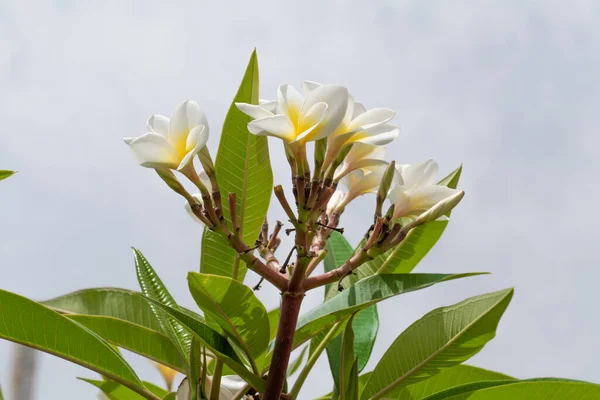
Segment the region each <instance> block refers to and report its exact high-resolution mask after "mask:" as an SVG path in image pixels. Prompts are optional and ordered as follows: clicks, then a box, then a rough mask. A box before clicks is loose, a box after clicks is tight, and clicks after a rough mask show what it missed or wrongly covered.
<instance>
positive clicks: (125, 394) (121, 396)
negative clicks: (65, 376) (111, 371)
mask: <svg viewBox="0 0 600 400" xmlns="http://www.w3.org/2000/svg"><path fill="white" fill-rule="evenodd" d="M77 379H79V380H81V381H84V382H87V383H89V384H92V385H94V386H96V387H97V388H98V389H100V390H101V391H102V393H104V394H105V395H106V397H108V398H109V399H110V400H145V399H146V397H144V396H140V395H139V394H137V393H136V392H134V391H133V390H131V389H129V388H127V387H126V386H123V385H121V384H120V383H117V382H113V381H97V380H93V379H87V378H77ZM144 386H145V387H146V388H147V389H148V391H149V392H151V393H152V394H154V395H156V396H158V398H162V397H163V396H166V395H167V394H168V392H167V391H166V390H164V389H162V388H160V387H158V386H156V385H154V384H152V383H149V382H144Z"/></svg>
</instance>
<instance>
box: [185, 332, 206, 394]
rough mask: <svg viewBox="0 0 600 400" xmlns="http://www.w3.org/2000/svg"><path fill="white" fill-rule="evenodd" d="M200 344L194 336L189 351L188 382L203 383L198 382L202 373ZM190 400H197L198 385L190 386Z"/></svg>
mask: <svg viewBox="0 0 600 400" xmlns="http://www.w3.org/2000/svg"><path fill="white" fill-rule="evenodd" d="M202 370H203V368H202V342H201V341H200V339H198V338H197V337H196V336H193V338H192V345H191V349H190V372H189V375H188V382H204V381H203V380H202V381H200V378H201V373H202ZM190 391H191V397H192V399H191V400H197V399H198V398H200V397H199V394H198V385H197V384H196V385H190Z"/></svg>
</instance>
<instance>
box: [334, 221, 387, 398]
mask: <svg viewBox="0 0 600 400" xmlns="http://www.w3.org/2000/svg"><path fill="white" fill-rule="evenodd" d="M326 248H327V250H328V252H327V257H325V271H326V272H328V271H331V270H333V269H335V268H338V267H340V266H341V265H342V264H343V263H344V262H346V260H347V259H348V258H350V257H351V256H352V254H353V253H354V250H353V249H352V246H350V243H348V241H347V240H346V239H345V238H344V237H343V236H342V235H341V234H340V233H338V232H335V231H334V232H333V234H332V236H331V237H330V238H329V240H328V241H327V245H326ZM329 286H331V287H326V289H325V293H326V295H325V296H326V298H325V299H326V300H329V299H331V298H332V297H334V296H336V295H337V294H338V293H339V292H338V290H337V287H336V286H337V285H329ZM352 326H353V329H354V334H355V336H354V353H355V355H356V357H357V358H358V372H359V373H360V372H361V371H362V370H363V369H364V368H365V366H366V365H367V362H368V361H369V358H370V357H371V352H372V351H373V346H374V345H375V339H376V338H377V331H378V329H379V316H378V314H377V305H376V304H374V305H372V306H370V307H368V308H366V309H365V310H363V311H361V312H359V313H358V314H357V315H356V316H355V317H354V319H353V321H352ZM340 352H341V338H340V337H339V336H338V337H336V338H334V339H333V340H332V341H331V343H330V344H329V345H328V346H327V357H328V359H329V367H330V369H331V372H332V375H333V379H334V383H335V385H336V386H337V384H338V379H339V377H338V373H339V370H340V368H339V359H340Z"/></svg>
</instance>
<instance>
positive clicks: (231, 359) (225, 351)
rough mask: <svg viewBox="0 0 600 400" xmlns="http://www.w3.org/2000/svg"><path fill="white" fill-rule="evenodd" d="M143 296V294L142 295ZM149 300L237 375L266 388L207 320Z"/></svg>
mask: <svg viewBox="0 0 600 400" xmlns="http://www.w3.org/2000/svg"><path fill="white" fill-rule="evenodd" d="M140 296H142V295H140ZM146 299H147V301H149V302H150V303H152V304H153V305H154V306H156V307H158V308H160V309H161V310H163V311H164V312H166V313H168V314H169V315H171V316H172V317H173V318H175V319H176V320H177V321H178V322H179V323H180V324H181V325H183V326H184V327H186V328H187V329H189V330H190V332H191V333H192V334H193V335H194V336H196V337H197V338H198V339H200V341H201V342H202V343H203V344H204V345H205V346H206V347H207V348H208V349H209V350H210V351H211V352H212V353H214V355H215V356H217V357H218V358H220V359H221V360H222V361H223V362H224V363H225V364H227V365H228V366H229V367H230V368H231V369H232V370H233V371H234V372H235V373H236V374H237V375H239V376H240V377H242V378H243V379H244V380H245V381H246V382H248V383H250V384H251V385H252V386H253V387H254V388H255V389H256V390H258V391H262V390H263V389H264V383H265V382H264V381H263V380H262V379H261V378H260V377H259V376H257V375H255V374H253V373H251V372H250V371H248V369H246V367H245V366H244V365H243V364H242V363H241V360H240V358H239V357H238V355H237V354H236V352H235V350H234V349H233V347H232V346H231V344H230V343H229V342H228V341H227V339H226V338H225V337H223V336H221V335H220V334H219V333H218V332H216V331H215V330H214V329H212V328H211V327H210V326H208V325H207V324H206V322H205V321H204V320H203V319H201V318H198V317H195V316H194V315H192V314H188V313H186V312H183V311H179V310H176V309H174V308H171V307H168V306H165V305H164V304H161V303H159V302H157V301H156V300H152V299H150V298H146Z"/></svg>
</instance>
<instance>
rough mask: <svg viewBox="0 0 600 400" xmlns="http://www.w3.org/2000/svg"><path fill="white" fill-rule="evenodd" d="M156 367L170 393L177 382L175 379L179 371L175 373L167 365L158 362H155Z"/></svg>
mask: <svg viewBox="0 0 600 400" xmlns="http://www.w3.org/2000/svg"><path fill="white" fill-rule="evenodd" d="M154 365H155V366H156V368H157V369H158V372H159V373H160V375H161V376H162V377H163V379H164V380H165V383H166V384H167V389H169V391H170V390H171V388H172V387H173V381H174V380H175V377H176V376H177V371H175V370H174V369H172V368H169V367H167V366H166V365H163V364H160V363H157V362H155V363H154Z"/></svg>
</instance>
